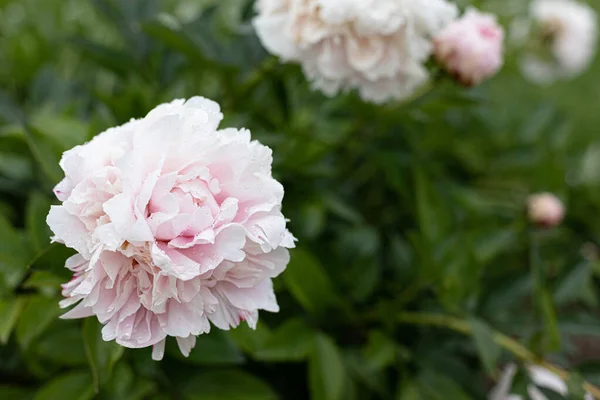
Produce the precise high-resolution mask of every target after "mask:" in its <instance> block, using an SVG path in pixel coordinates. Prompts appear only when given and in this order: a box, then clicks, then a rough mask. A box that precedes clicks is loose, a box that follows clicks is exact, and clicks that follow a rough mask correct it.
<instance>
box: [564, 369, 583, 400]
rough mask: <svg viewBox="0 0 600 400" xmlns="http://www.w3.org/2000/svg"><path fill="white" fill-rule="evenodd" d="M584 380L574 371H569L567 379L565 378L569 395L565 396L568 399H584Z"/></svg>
mask: <svg viewBox="0 0 600 400" xmlns="http://www.w3.org/2000/svg"><path fill="white" fill-rule="evenodd" d="M584 383H585V381H584V380H583V378H582V377H581V375H579V374H578V373H576V372H571V373H570V374H569V379H568V380H567V388H568V391H569V395H568V396H567V399H568V400H585V389H584V388H583V385H584Z"/></svg>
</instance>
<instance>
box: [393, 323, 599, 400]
mask: <svg viewBox="0 0 600 400" xmlns="http://www.w3.org/2000/svg"><path fill="white" fill-rule="evenodd" d="M396 320H397V321H398V322H400V323H405V324H410V325H425V326H438V327H442V328H448V329H451V330H453V331H456V332H460V333H463V334H465V335H470V334H471V325H470V324H469V323H468V322H467V321H465V320H463V319H460V318H454V317H450V316H447V315H442V314H426V313H412V312H401V313H399V314H398V315H397V316H396ZM492 337H493V339H494V342H496V343H497V344H498V345H499V346H500V347H502V348H504V349H505V350H507V351H509V352H511V353H512V354H513V355H515V356H516V357H517V358H519V359H520V360H522V361H525V362H528V363H533V364H537V365H540V366H542V367H544V368H546V369H548V370H550V371H551V372H553V373H555V374H556V375H558V376H560V377H561V379H563V380H567V379H569V372H568V371H566V370H564V369H562V368H560V367H558V366H556V365H554V364H552V363H550V362H548V361H545V360H543V359H541V358H539V357H538V356H537V355H536V354H535V353H533V352H532V351H530V350H529V349H527V348H526V347H525V346H523V345H522V344H521V343H519V342H517V341H516V340H514V339H512V338H510V337H508V336H506V335H504V334H503V333H500V332H496V331H494V332H493V335H492ZM583 387H584V389H585V390H586V391H587V392H589V393H590V394H591V395H593V396H594V397H595V398H597V399H600V388H598V387H597V386H595V385H592V384H591V383H589V382H585V383H584V385H583Z"/></svg>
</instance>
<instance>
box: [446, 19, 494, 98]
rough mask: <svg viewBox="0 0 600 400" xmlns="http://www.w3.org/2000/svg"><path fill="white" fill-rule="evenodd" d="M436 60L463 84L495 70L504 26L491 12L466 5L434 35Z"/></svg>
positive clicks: (479, 78) (481, 77) (468, 84)
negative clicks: (457, 15)
mask: <svg viewBox="0 0 600 400" xmlns="http://www.w3.org/2000/svg"><path fill="white" fill-rule="evenodd" d="M434 44H435V50H434V54H435V57H436V59H437V61H438V62H439V63H440V64H441V65H442V66H443V67H444V68H445V69H446V70H447V71H448V72H450V73H451V74H452V75H454V76H455V77H456V79H457V80H458V81H459V82H460V83H462V84H464V85H467V86H473V85H477V84H479V83H481V82H482V81H483V80H484V79H487V78H489V77H491V76H493V75H494V74H496V73H497V72H498V70H499V69H500V67H501V66H502V64H503V62H504V30H503V29H502V27H501V26H500V25H498V23H497V22H496V17H495V16H494V15H491V14H485V13H480V12H479V11H477V10H475V9H474V8H471V9H469V10H468V11H467V12H466V13H465V15H464V16H463V17H461V18H460V19H459V20H457V21H454V22H452V23H451V24H450V25H448V26H447V27H446V28H444V29H443V30H442V31H441V32H440V33H439V34H437V35H436V36H435V40H434Z"/></svg>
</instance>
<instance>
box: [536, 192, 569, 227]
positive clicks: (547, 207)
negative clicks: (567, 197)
mask: <svg viewBox="0 0 600 400" xmlns="http://www.w3.org/2000/svg"><path fill="white" fill-rule="evenodd" d="M527 208H528V211H527V213H528V215H529V220H530V221H531V222H533V223H534V224H536V225H539V226H543V227H553V226H556V225H558V224H560V223H561V222H562V220H563V217H564V215H565V207H564V206H563V203H562V202H561V201H560V199H559V198H558V197H556V196H555V195H553V194H552V193H539V194H534V195H531V196H529V199H528V201H527Z"/></svg>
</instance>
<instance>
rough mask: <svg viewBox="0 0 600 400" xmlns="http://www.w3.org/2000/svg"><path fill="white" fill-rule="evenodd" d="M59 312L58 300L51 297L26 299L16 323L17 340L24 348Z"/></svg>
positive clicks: (27, 346)
mask: <svg viewBox="0 0 600 400" xmlns="http://www.w3.org/2000/svg"><path fill="white" fill-rule="evenodd" d="M60 314H61V310H60V309H59V308H58V302H57V301H56V299H53V298H46V297H43V296H33V297H29V298H28V299H27V300H26V303H25V307H24V308H23V311H22V312H21V318H19V323H18V324H17V330H16V335H17V342H18V343H19V345H20V346H21V348H23V349H24V350H28V349H29V347H30V345H31V344H32V343H33V341H34V340H36V339H37V338H38V337H39V336H40V335H41V334H42V333H43V332H44V330H45V329H46V328H47V327H48V326H50V324H51V323H52V322H54V320H55V319H56V317H58V316H59V315H60Z"/></svg>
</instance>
